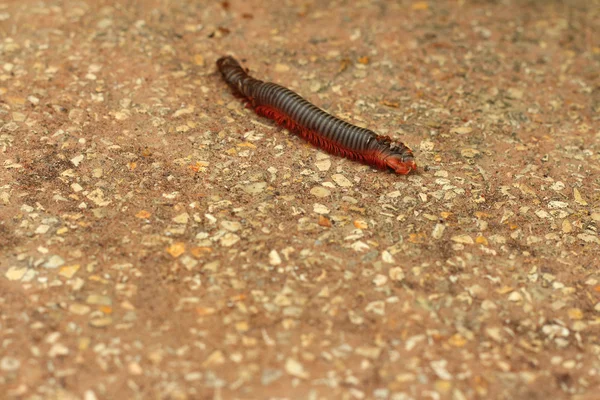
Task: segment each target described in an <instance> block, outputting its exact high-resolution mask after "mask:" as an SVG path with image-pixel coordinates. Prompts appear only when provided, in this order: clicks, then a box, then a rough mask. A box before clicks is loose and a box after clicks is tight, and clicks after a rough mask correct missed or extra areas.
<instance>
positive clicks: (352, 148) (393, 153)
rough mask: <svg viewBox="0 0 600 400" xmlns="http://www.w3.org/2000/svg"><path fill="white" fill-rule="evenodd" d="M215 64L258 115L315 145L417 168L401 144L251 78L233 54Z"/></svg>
mask: <svg viewBox="0 0 600 400" xmlns="http://www.w3.org/2000/svg"><path fill="white" fill-rule="evenodd" d="M217 67H218V68H219V71H221V74H222V75H223V79H225V81H226V82H227V83H228V84H229V86H231V87H232V88H233V89H234V90H235V91H236V93H237V94H238V95H241V96H242V97H244V98H245V99H246V100H247V101H248V105H249V106H250V107H252V108H253V109H254V111H256V113H257V114H259V115H262V116H265V117H268V118H272V119H274V120H275V121H277V123H278V124H280V125H282V126H284V127H286V128H287V129H289V130H290V131H292V132H295V133H297V134H299V135H300V136H302V137H303V138H304V139H306V140H308V141H309V142H310V143H312V144H314V145H315V146H317V147H320V148H322V149H324V150H326V151H327V152H329V153H333V154H337V155H341V156H344V157H347V158H350V159H352V160H358V161H361V162H364V163H365V164H369V165H373V166H375V167H377V168H380V169H391V170H393V171H394V172H396V173H397V174H402V175H405V174H408V173H409V172H411V171H414V170H415V169H416V168H417V164H416V163H415V160H414V157H413V154H412V151H411V150H410V149H409V148H408V147H406V146H405V145H404V144H403V143H401V142H397V141H394V140H392V139H391V138H390V137H389V136H380V135H377V134H376V133H375V132H373V131H371V130H369V129H365V128H361V127H358V126H355V125H352V124H350V123H348V122H346V121H343V120H341V119H339V118H336V117H334V116H333V115H330V114H328V113H326V112H325V111H323V110H321V109H320V108H318V107H317V106H315V105H313V104H311V103H309V102H308V101H307V100H305V99H303V98H302V97H300V95H298V94H297V93H295V92H293V91H291V90H289V89H286V88H285V87H283V86H280V85H278V84H276V83H272V82H263V81H260V80H258V79H254V78H252V77H251V76H250V75H248V74H247V73H246V71H244V69H243V68H242V67H241V66H240V64H239V63H238V62H237V61H236V60H235V59H234V58H233V57H231V56H225V57H221V58H219V59H218V60H217Z"/></svg>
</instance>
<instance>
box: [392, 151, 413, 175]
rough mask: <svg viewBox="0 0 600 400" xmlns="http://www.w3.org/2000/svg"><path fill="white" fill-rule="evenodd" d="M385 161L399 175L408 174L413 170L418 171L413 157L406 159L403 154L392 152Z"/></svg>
mask: <svg viewBox="0 0 600 400" xmlns="http://www.w3.org/2000/svg"><path fill="white" fill-rule="evenodd" d="M385 163H386V165H387V166H388V168H390V169H391V170H393V171H394V172H395V173H397V174H399V175H407V174H409V173H410V172H411V171H416V169H417V163H415V160H413V159H412V157H411V158H408V159H405V158H404V157H402V155H401V154H391V155H389V156H388V157H386V159H385Z"/></svg>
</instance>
